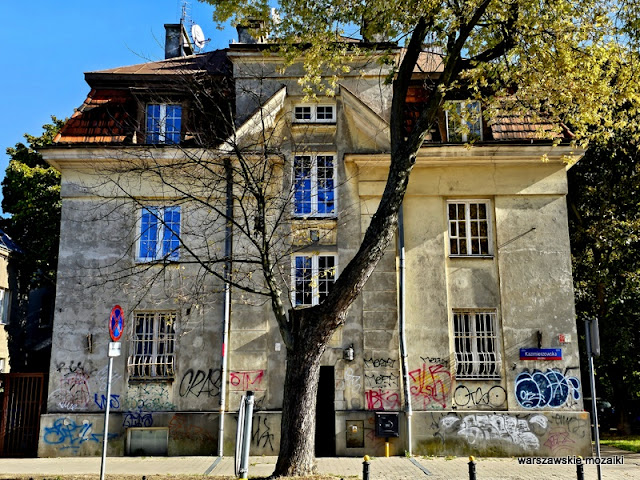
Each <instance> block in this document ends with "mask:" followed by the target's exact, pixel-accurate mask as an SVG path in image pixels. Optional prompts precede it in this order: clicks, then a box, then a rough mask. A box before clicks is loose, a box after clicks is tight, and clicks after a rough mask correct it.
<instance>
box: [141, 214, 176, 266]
mask: <svg viewBox="0 0 640 480" xmlns="http://www.w3.org/2000/svg"><path fill="white" fill-rule="evenodd" d="M179 247H180V207H179V206H173V207H144V208H143V209H142V213H141V215H140V240H139V246H138V252H139V253H138V257H139V259H140V260H142V261H150V260H159V259H162V258H168V259H170V260H177V259H178V258H179Z"/></svg>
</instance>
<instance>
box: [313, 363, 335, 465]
mask: <svg viewBox="0 0 640 480" xmlns="http://www.w3.org/2000/svg"><path fill="white" fill-rule="evenodd" d="M335 393H336V384H335V374H334V368H333V367H320V380H319V381H318V396H317V401H318V403H317V406H316V457H335V455H336V425H335V418H336V415H335V403H334V401H335V398H336V397H335Z"/></svg>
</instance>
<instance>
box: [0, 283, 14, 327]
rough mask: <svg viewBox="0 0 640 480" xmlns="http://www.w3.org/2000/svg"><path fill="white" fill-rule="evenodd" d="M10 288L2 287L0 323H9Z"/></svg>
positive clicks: (0, 293) (0, 294)
mask: <svg viewBox="0 0 640 480" xmlns="http://www.w3.org/2000/svg"><path fill="white" fill-rule="evenodd" d="M10 298H11V296H10V293H9V290H6V289H4V288H2V289H0V324H7V323H9V300H10Z"/></svg>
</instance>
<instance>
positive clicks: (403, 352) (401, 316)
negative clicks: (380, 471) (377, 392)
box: [398, 205, 413, 455]
mask: <svg viewBox="0 0 640 480" xmlns="http://www.w3.org/2000/svg"><path fill="white" fill-rule="evenodd" d="M398 260H399V263H400V282H399V287H398V290H399V291H398V296H399V299H398V328H399V330H400V356H401V357H402V387H403V391H404V411H405V414H406V417H407V444H408V445H407V452H408V453H409V455H411V454H412V453H411V443H412V435H411V416H412V415H413V410H412V409H411V394H410V392H409V365H408V358H409V353H408V350H407V335H406V332H405V324H406V306H405V297H406V291H405V285H406V279H405V254H404V213H403V206H402V205H400V210H399V211H398Z"/></svg>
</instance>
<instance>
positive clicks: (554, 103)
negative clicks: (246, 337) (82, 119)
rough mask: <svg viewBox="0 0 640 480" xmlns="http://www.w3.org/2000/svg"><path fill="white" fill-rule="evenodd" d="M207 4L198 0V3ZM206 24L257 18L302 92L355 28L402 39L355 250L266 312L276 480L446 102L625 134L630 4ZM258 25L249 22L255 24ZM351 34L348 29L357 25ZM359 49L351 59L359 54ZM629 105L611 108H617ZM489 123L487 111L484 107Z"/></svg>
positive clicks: (358, 9)
mask: <svg viewBox="0 0 640 480" xmlns="http://www.w3.org/2000/svg"><path fill="white" fill-rule="evenodd" d="M203 1H204V0H203ZM207 2H208V3H211V4H212V5H214V6H215V9H216V10H215V13H214V19H215V20H217V21H220V22H222V21H228V20H231V21H232V22H233V23H235V24H245V23H246V22H247V21H248V20H249V19H260V20H261V21H262V25H263V27H262V29H261V31H260V32H259V33H260V34H262V35H270V36H271V38H272V40H273V41H274V42H275V43H277V44H278V46H279V48H280V51H281V52H282V54H283V55H284V56H285V57H286V58H288V59H289V60H290V61H291V62H293V61H296V60H298V61H302V62H304V64H305V67H306V70H305V71H306V78H305V85H306V86H307V91H308V94H309V95H314V94H315V93H318V92H324V93H326V92H331V91H332V89H333V88H335V86H336V84H337V81H338V79H339V77H340V73H341V72H344V68H347V67H345V66H344V65H345V62H344V59H345V58H348V57H349V56H352V55H353V54H354V53H358V54H361V53H362V52H363V51H366V49H367V45H366V44H365V43H363V44H358V45H353V44H351V45H350V44H349V43H347V42H342V41H341V40H342V37H341V36H340V35H342V34H345V33H346V34H349V33H350V30H356V31H357V30H358V29H360V32H361V33H362V37H363V38H364V39H365V40H369V41H372V40H381V39H382V40H390V41H397V42H404V51H403V56H402V58H401V61H400V62H398V63H397V64H395V65H394V64H393V62H390V69H389V77H388V80H389V82H391V84H392V88H393V100H392V106H391V114H390V119H389V122H390V137H391V155H390V156H391V162H390V166H389V175H388V179H387V184H386V188H385V190H384V194H383V196H382V199H381V201H380V204H379V206H378V209H377V211H376V213H375V215H374V216H373V218H372V220H371V223H370V225H369V226H368V228H367V230H366V233H365V235H364V238H363V240H362V243H361V246H360V249H359V250H358V251H357V253H356V254H355V255H354V256H353V258H352V259H351V260H350V261H349V263H348V264H347V265H345V266H344V268H342V270H341V272H340V277H339V278H338V279H337V281H336V284H335V287H334V289H333V290H332V292H331V293H330V294H329V296H328V297H327V298H326V299H325V300H324V301H323V302H322V303H321V304H320V305H318V306H315V307H312V308H307V309H304V310H290V311H286V310H285V309H284V308H283V306H282V305H278V304H277V303H274V314H275V316H276V318H277V320H278V323H279V325H280V329H281V331H282V333H283V339H284V341H285V344H286V347H287V372H286V381H285V401H284V406H283V414H282V440H281V443H280V454H279V458H278V463H277V465H276V469H275V472H274V475H276V476H279V475H295V474H306V473H308V472H309V471H311V470H312V465H313V448H312V446H313V431H314V430H315V425H314V411H315V398H316V388H317V380H318V369H319V359H320V357H321V356H322V354H323V352H324V349H325V347H326V345H327V342H328V339H329V338H330V337H331V335H332V333H333V332H334V331H335V330H336V328H338V327H339V326H340V325H341V324H342V323H343V322H344V319H345V313H346V310H347V308H348V307H349V305H351V303H352V302H353V301H354V299H355V298H356V297H357V296H358V294H359V293H360V292H361V290H362V287H363V285H364V284H365V282H366V281H367V278H368V277H369V276H370V274H371V272H372V271H373V269H374V268H375V266H376V264H377V262H378V261H379V260H380V258H381V256H382V253H383V251H384V249H385V247H386V246H387V244H388V243H389V241H390V240H391V238H392V235H393V233H394V231H395V228H396V224H397V216H398V211H399V209H400V206H401V204H402V199H403V196H404V193H405V191H406V187H407V183H408V179H409V175H410V173H411V169H412V166H413V164H414V161H415V157H416V153H417V151H418V149H419V148H420V146H421V145H422V143H423V140H424V138H425V135H426V134H427V132H428V131H429V130H430V129H431V128H432V127H433V126H434V125H435V123H436V121H437V112H438V110H439V109H441V108H442V107H443V104H444V102H445V101H446V100H447V99H449V98H453V96H454V95H455V93H456V91H458V90H459V89H461V88H464V89H465V90H466V91H467V92H468V96H471V97H473V98H477V99H483V101H484V102H485V104H487V105H491V106H493V108H494V110H493V112H494V113H495V109H498V108H501V109H508V110H510V111H512V112H514V111H515V112H518V113H521V114H524V113H526V114H528V115H534V116H538V117H539V118H540V117H542V118H545V119H547V120H550V121H553V122H557V125H558V126H561V125H565V126H567V127H569V128H570V129H571V130H572V131H573V133H574V134H575V135H576V137H575V138H576V139H584V138H587V137H588V136H593V135H594V134H599V135H601V136H603V137H607V136H610V133H609V132H610V131H611V129H612V127H621V126H625V125H626V126H627V127H629V126H632V119H631V118H629V116H628V114H627V112H629V111H632V110H633V109H635V108H637V105H638V95H637V88H636V84H637V82H636V81H635V78H636V71H635V66H636V63H637V60H638V59H637V55H636V53H635V51H634V49H633V45H634V44H635V43H636V42H637V40H638V29H637V18H638V16H637V15H636V13H637V12H636V11H635V10H637V8H638V6H637V5H636V4H635V3H634V2H607V1H605V2H596V1H591V0H585V1H580V2H569V1H566V2H555V1H543V2H537V1H530V0H512V1H508V2H499V1H496V0H472V1H444V2H439V1H432V0H427V1H413V2H404V1H403V2H397V1H391V2H375V1H361V2H351V3H347V4H345V3H344V2H333V1H326V2H320V3H318V2H306V1H298V0H292V1H282V2H277V7H278V15H277V16H272V15H270V14H269V12H268V11H267V10H268V8H267V7H268V5H267V3H266V2H261V1H250V0H248V1H240V2H235V1H234V2H230V1H226V0H207ZM254 25H255V23H254ZM354 26H355V27H354ZM424 49H427V50H431V51H433V52H436V53H437V54H438V55H439V56H441V59H442V71H441V73H440V74H439V75H435V76H431V77H429V78H428V80H425V81H424V82H423V88H424V89H425V90H426V92H427V95H426V97H427V100H426V103H425V104H424V107H423V109H422V110H421V111H420V112H419V115H418V116H417V119H416V121H415V122H414V124H413V128H412V129H411V131H407V130H406V129H405V125H404V123H403V114H404V110H405V99H406V97H407V91H408V88H409V85H410V82H411V78H412V73H413V71H414V69H415V68H416V65H417V60H418V58H419V55H420V52H421V51H423V50H424ZM356 51H357V52H356ZM622 104H626V105H627V107H628V108H626V109H623V110H619V109H616V108H615V107H616V106H619V105H622ZM487 111H488V112H489V115H490V114H491V111H492V110H491V109H490V108H489V109H487Z"/></svg>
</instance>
